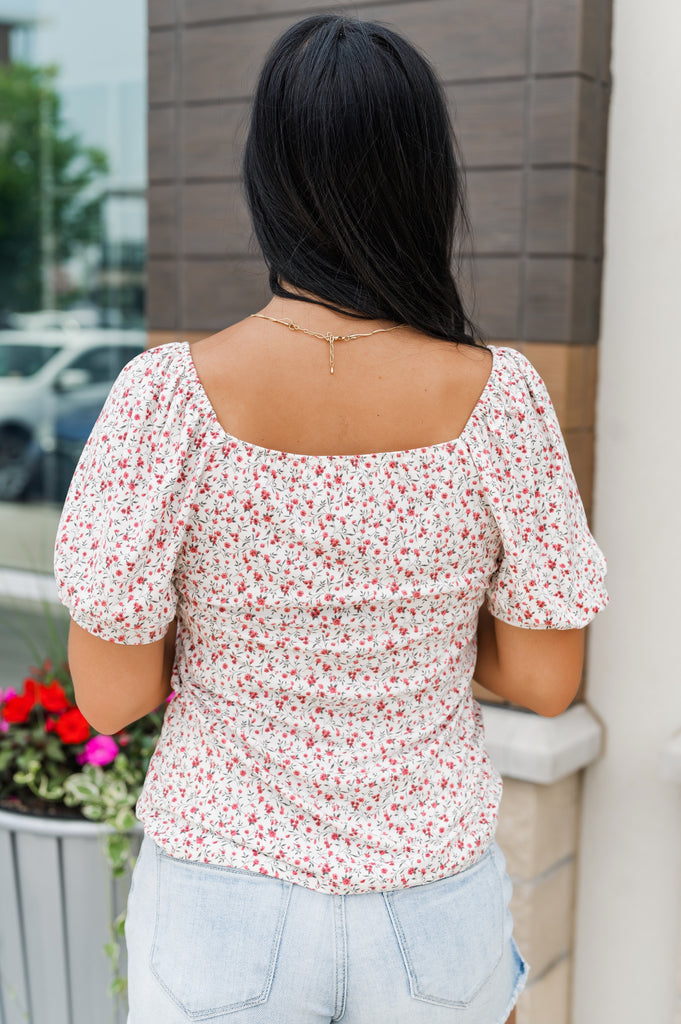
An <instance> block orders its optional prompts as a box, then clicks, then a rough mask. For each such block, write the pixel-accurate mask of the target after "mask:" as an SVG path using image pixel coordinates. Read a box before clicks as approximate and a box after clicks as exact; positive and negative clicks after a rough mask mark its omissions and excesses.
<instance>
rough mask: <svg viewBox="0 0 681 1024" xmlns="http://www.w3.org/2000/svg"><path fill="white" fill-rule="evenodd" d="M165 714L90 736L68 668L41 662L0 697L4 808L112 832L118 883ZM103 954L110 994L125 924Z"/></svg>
mask: <svg viewBox="0 0 681 1024" xmlns="http://www.w3.org/2000/svg"><path fill="white" fill-rule="evenodd" d="M163 710H164V709H163V708H160V709H157V710H156V711H154V712H152V713H151V714H150V715H147V716H146V717H145V718H142V719H140V720H139V721H137V722H134V723H133V724H132V725H130V726H128V727H127V728H125V729H124V730H122V731H121V732H119V733H117V734H116V735H115V736H103V735H101V734H99V733H97V732H95V730H93V729H92V728H91V727H90V725H89V724H88V722H87V721H86V719H85V718H84V717H83V715H82V714H81V713H80V711H79V710H78V708H77V707H76V703H75V697H74V690H73V682H72V680H71V675H70V673H69V668H68V665H67V663H66V662H65V661H58V662H53V661H52V660H45V661H43V663H42V665H41V666H40V667H34V668H32V669H31V670H30V673H29V675H28V676H27V677H26V678H25V679H24V680H23V683H22V684H21V686H20V687H19V688H17V689H14V688H10V689H6V690H4V692H3V691H0V807H4V808H6V809H10V810H16V811H19V812H24V813H41V814H52V815H58V816H66V817H82V818H86V819H88V820H89V821H95V822H99V823H101V824H103V825H106V826H108V827H109V831H107V833H106V837H105V841H104V853H105V856H106V859H107V861H108V863H109V865H110V867H111V871H112V873H113V875H114V876H116V877H118V876H121V875H123V874H124V873H125V872H126V870H127V869H129V868H131V867H132V866H133V856H132V847H131V840H130V830H131V829H132V828H133V826H134V824H135V814H134V807H135V804H136V802H137V798H138V796H139V794H140V791H141V788H142V784H143V782H144V777H145V774H146V770H147V766H148V764H149V760H150V758H151V755H152V753H153V751H154V747H155V746H156V741H157V739H158V734H159V732H160V728H161V725H162V722H163ZM111 927H112V939H111V942H109V943H108V944H107V946H106V947H105V951H106V953H107V955H108V956H109V958H110V959H111V962H112V968H113V973H114V979H113V983H112V989H111V991H112V994H119V993H121V992H122V991H123V990H124V988H125V981H124V979H123V978H121V977H120V974H119V971H118V962H119V954H120V940H121V937H122V934H123V919H122V918H118V919H116V920H115V921H112V922H111Z"/></svg>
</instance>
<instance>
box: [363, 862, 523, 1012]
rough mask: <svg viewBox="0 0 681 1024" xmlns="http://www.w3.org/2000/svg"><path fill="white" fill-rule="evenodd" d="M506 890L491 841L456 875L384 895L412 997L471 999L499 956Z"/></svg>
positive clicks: (446, 1002)
mask: <svg viewBox="0 0 681 1024" xmlns="http://www.w3.org/2000/svg"><path fill="white" fill-rule="evenodd" d="M501 856H502V855H501V852H500V851H499V857H500V858H501ZM501 863H502V864H503V860H502V861H501ZM510 890H511V885H510V880H508V879H507V876H505V874H504V873H503V871H502V870H501V869H500V864H499V861H498V859H497V855H496V846H495V844H493V846H492V847H491V848H490V850H488V851H487V852H486V853H485V854H484V855H483V856H482V857H481V859H480V860H479V861H478V862H477V863H476V864H474V865H473V866H472V867H470V868H468V869H467V870H465V871H462V872H461V873H460V874H457V875H450V876H448V877H447V878H441V879H438V880H437V881H434V882H427V883H425V884H424V885H416V886H413V887H410V888H408V889H401V890H399V891H391V892H386V893H384V894H383V895H384V898H385V901H386V905H387V908H388V913H389V914H390V918H391V921H392V924H393V928H394V930H395V934H396V937H397V941H398V943H399V947H400V952H401V954H402V960H403V962H404V966H405V969H406V972H407V976H408V979H409V990H410V992H411V995H412V997H413V998H414V999H419V1000H422V1001H424V1002H428V1003H435V1004H437V1005H438V1006H459V1007H463V1006H468V1005H469V1004H470V1003H471V1002H472V1001H473V999H474V998H475V997H476V995H478V993H479V992H480V991H481V989H482V988H483V987H484V985H485V983H486V982H487V981H488V980H489V979H490V977H491V975H492V973H493V972H494V969H495V967H496V966H497V965H498V963H499V962H500V960H501V958H502V955H503V951H504V943H505V941H506V935H505V916H506V911H507V906H508V900H510V895H511V893H510Z"/></svg>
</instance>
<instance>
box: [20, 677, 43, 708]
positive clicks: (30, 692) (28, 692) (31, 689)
mask: <svg viewBox="0 0 681 1024" xmlns="http://www.w3.org/2000/svg"><path fill="white" fill-rule="evenodd" d="M38 686H40V683H38V682H36V680H35V679H30V678H29V679H24V696H25V697H30V698H31V700H32V701H33V703H34V704H35V691H36V688H37V687H38Z"/></svg>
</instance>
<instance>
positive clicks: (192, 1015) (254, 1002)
mask: <svg viewBox="0 0 681 1024" xmlns="http://www.w3.org/2000/svg"><path fill="white" fill-rule="evenodd" d="M155 849H156V858H155V867H156V919H155V924H154V938H153V941H152V945H151V951H150V953H149V967H150V969H151V973H152V975H153V977H154V978H155V979H156V981H157V983H158V984H159V985H160V986H161V988H162V989H163V991H164V992H165V993H166V995H167V996H168V998H169V999H171V1000H172V1002H173V1003H174V1004H175V1005H176V1006H177V1008H178V1009H179V1010H180V1011H181V1012H182V1013H183V1014H184V1016H185V1017H186V1018H187V1020H191V1021H203V1020H209V1019H210V1018H211V1017H218V1016H222V1015H225V1016H226V1015H227V1014H231V1013H236V1012H237V1010H246V1009H248V1008H249V1007H251V1006H258V1005H260V1004H261V1003H264V1002H266V1001H267V999H268V998H269V994H270V988H271V987H272V980H273V978H274V972H275V969H276V965H277V961H278V958H279V948H280V945H281V935H282V932H283V930H284V922H285V920H286V914H287V912H288V907H289V903H290V901H291V891H292V889H293V883H292V882H284V881H282V883H281V884H282V885H285V886H286V887H287V890H288V891H287V893H286V899H285V900H283V901H282V904H281V908H280V911H279V920H278V923H277V929H276V931H275V934H274V941H273V943H272V954H271V958H270V963H269V967H268V971H267V975H266V978H265V984H264V987H263V990H262V991H261V992H260V993H259V994H258V995H257V996H252V997H251V998H250V999H245V1000H241V1001H240V1002H238V1003H227V1004H225V1005H224V1006H218V1007H210V1008H209V1009H207V1010H188V1009H187V1008H186V1007H185V1006H184V1005H183V1004H182V1003H181V1002H180V1000H179V999H178V998H177V997H176V996H175V995H174V994H173V992H172V991H171V990H170V989H169V988H168V986H167V985H166V983H165V982H164V981H163V979H162V978H161V977H160V975H159V974H158V973H157V971H156V968H155V967H154V965H153V963H152V957H153V954H154V950H155V949H156V940H157V935H158V924H159V908H160V904H161V897H160V889H161V872H160V870H159V861H160V859H161V857H165V858H166V859H167V860H170V861H173V860H174V859H175V858H173V857H169V856H168V854H167V853H165V852H164V851H163V850H162V849H161V848H160V847H159V846H155ZM201 867H213V865H210V864H202V865H201ZM217 867H218V870H223V871H224V870H226V871H241V872H242V873H246V874H251V872H246V871H245V869H240V868H225V867H223V866H222V865H218V866H217Z"/></svg>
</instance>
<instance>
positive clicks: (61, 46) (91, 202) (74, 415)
mask: <svg viewBox="0 0 681 1024" xmlns="http://www.w3.org/2000/svg"><path fill="white" fill-rule="evenodd" d="M145 42H146V3H145V0H119V2H118V3H117V4H116V5H115V7H114V6H113V5H106V4H104V5H103V4H89V5H88V4H82V3H78V4H71V3H64V2H63V0H0V501H1V502H2V503H3V506H2V510H3V511H2V519H3V523H5V522H6V515H5V513H7V514H8V515H11V514H12V508H14V509H15V514H16V516H17V517H21V516H22V508H24V507H25V505H26V503H27V502H30V503H31V504H33V505H35V506H40V505H46V506H52V507H55V505H58V504H59V503H60V502H62V501H63V499H64V496H65V493H66V489H67V487H68V483H69V481H70V478H71V474H72V472H73V469H74V467H75V464H76V462H77V459H78V456H79V455H80V452H81V450H82V447H83V445H84V443H85V440H86V439H87V436H88V434H89V432H90V430H91V428H92V426H93V424H94V421H95V419H96V418H97V415H98V414H99V411H100V410H101V407H102V405H103V403H104V400H105V398H106V395H107V394H108V391H109V389H110V387H111V384H112V383H113V381H114V379H115V377H116V376H117V375H118V373H119V372H120V370H121V369H122V367H123V366H124V365H125V363H126V362H128V361H129V360H130V359H131V358H132V357H133V356H135V355H136V354H137V353H138V352H140V351H142V349H143V347H144V342H145V335H144V332H143V328H144V272H145V258H146V201H145V187H146V137H145V122H146V95H145V93H146V90H145V84H146V82H145V80H146V68H145V57H144V52H145ZM19 503H21V504H19ZM57 510H58V509H57ZM50 515H52V514H51V513H50ZM53 519H54V517H53V516H52V518H51V519H49V522H50V523H52V522H53ZM37 521H38V520H37ZM45 521H46V522H47V520H45ZM17 522H19V520H17ZM24 525H25V520H24ZM3 533H4V535H5V537H6V536H7V531H6V530H5V531H0V565H2V564H16V562H15V561H14V556H13V554H12V553H11V552H9V554H8V548H7V541H6V540H5V541H3V537H2V535H3ZM43 542H44V538H41V543H43ZM3 544H5V547H3ZM10 556H11V557H10ZM27 568H33V566H30V565H27Z"/></svg>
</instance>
